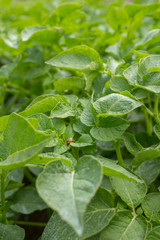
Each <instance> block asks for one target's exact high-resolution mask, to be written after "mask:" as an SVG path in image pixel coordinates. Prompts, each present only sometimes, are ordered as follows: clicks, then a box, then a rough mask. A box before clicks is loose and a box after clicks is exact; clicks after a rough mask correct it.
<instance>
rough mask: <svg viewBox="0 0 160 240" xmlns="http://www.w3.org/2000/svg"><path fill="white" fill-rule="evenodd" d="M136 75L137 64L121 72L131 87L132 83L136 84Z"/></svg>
mask: <svg viewBox="0 0 160 240" xmlns="http://www.w3.org/2000/svg"><path fill="white" fill-rule="evenodd" d="M137 74H138V64H134V65H131V66H129V67H128V68H127V69H125V70H124V72H123V75H124V76H125V78H126V79H127V80H128V82H129V84H131V85H133V84H134V82H137Z"/></svg>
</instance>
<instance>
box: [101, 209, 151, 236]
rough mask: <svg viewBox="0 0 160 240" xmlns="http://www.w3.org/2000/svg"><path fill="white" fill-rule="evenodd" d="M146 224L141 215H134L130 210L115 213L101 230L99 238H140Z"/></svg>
mask: <svg viewBox="0 0 160 240" xmlns="http://www.w3.org/2000/svg"><path fill="white" fill-rule="evenodd" d="M146 228H147V224H146V221H145V220H144V218H143V217H136V215H135V216H133V215H132V213H131V212H130V211H123V212H119V213H117V214H116V216H115V217H114V218H113V219H112V221H111V223H110V224H109V225H108V226H107V227H106V228H105V229H104V230H103V231H102V233H101V234H100V238H99V240H120V239H121V240H125V239H134V240H142V239H144V238H145V234H146Z"/></svg>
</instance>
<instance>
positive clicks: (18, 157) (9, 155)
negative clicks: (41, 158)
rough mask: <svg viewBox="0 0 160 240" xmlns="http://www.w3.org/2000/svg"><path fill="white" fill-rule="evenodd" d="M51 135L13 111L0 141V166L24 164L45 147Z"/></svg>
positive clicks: (3, 167)
mask: <svg viewBox="0 0 160 240" xmlns="http://www.w3.org/2000/svg"><path fill="white" fill-rule="evenodd" d="M50 137H51V135H46V134H44V133H42V132H39V131H36V130H35V129H34V128H33V127H32V125H30V123H29V122H28V121H27V120H26V119H25V118H23V117H22V116H20V115H18V114H16V113H12V114H11V115H10V117H9V120H8V123H7V126H6V128H5V130H4V133H3V139H2V141H1V142H0V158H1V162H0V168H1V169H12V168H17V167H21V166H23V165H24V164H25V163H26V162H27V161H29V160H30V159H32V158H33V157H34V156H36V155H37V154H38V153H39V152H40V151H41V150H42V149H43V147H44V146H45V145H46V144H47V142H48V140H49V138H50Z"/></svg>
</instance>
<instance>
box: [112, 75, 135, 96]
mask: <svg viewBox="0 0 160 240" xmlns="http://www.w3.org/2000/svg"><path fill="white" fill-rule="evenodd" d="M110 88H111V89H112V91H114V92H118V93H121V92H123V91H125V90H128V91H130V90H131V86H130V85H129V84H128V81H127V80H126V79H125V78H124V77H122V76H114V77H112V78H111V80H110Z"/></svg>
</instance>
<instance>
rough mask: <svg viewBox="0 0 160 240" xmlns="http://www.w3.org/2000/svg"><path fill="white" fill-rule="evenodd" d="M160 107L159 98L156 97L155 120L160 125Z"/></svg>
mask: <svg viewBox="0 0 160 240" xmlns="http://www.w3.org/2000/svg"><path fill="white" fill-rule="evenodd" d="M158 105H159V96H158V95H155V102H154V118H155V121H156V122H157V123H159V110H158Z"/></svg>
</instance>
